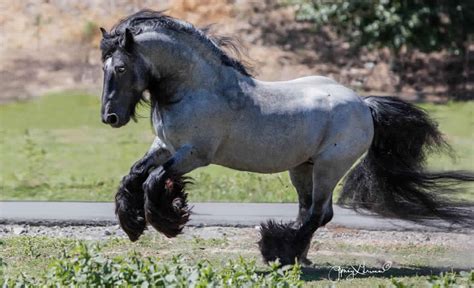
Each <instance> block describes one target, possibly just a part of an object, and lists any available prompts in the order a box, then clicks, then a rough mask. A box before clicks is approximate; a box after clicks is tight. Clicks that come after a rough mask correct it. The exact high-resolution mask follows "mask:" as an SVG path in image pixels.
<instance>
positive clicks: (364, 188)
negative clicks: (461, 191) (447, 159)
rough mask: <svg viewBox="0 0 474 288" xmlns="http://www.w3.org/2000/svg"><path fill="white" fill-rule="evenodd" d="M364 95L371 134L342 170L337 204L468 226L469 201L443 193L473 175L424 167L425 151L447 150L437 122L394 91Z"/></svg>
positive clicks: (470, 223) (472, 220) (470, 221)
mask: <svg viewBox="0 0 474 288" xmlns="http://www.w3.org/2000/svg"><path fill="white" fill-rule="evenodd" d="M364 100H365V103H366V104H367V105H368V106H369V107H370V110H371V112H372V117H373V121H374V133H375V134H374V139H373V142H372V145H371V147H370V149H369V151H368V152H367V155H366V156H365V158H363V159H362V160H361V161H360V163H359V164H358V165H357V166H356V167H355V168H354V169H353V170H352V171H351V172H350V173H349V175H348V176H347V178H346V180H345V184H344V189H343V192H342V195H341V197H340V198H339V201H338V202H339V204H342V205H343V206H346V207H350V208H353V209H355V210H360V209H365V210H368V211H370V212H375V213H377V214H380V215H382V216H386V217H395V218H402V219H407V220H412V221H419V222H423V223H424V224H431V225H436V224H434V223H435V222H436V221H430V220H429V219H433V218H437V219H443V220H447V221H449V222H451V223H454V224H458V225H461V226H463V227H472V226H473V223H474V217H473V210H472V209H471V208H473V207H472V206H471V205H472V204H469V203H466V202H460V201H455V200H453V198H452V195H449V194H448V193H450V192H455V191H454V190H455V188H456V185H457V184H459V183H461V182H463V181H474V175H473V174H472V173H470V172H464V171H449V172H427V171H425V170H424V164H425V160H426V155H427V154H428V153H429V152H443V151H444V152H446V151H449V150H450V147H449V145H448V144H447V143H446V142H445V140H444V139H443V137H442V134H441V133H440V131H439V130H438V128H437V124H436V122H434V121H433V120H432V119H430V117H429V116H428V115H427V114H426V112H424V111H423V110H421V109H419V108H417V107H415V106H414V105H412V104H409V103H406V102H404V101H402V100H400V99H397V98H394V97H372V96H371V97H367V98H365V99H364ZM448 196H449V198H448Z"/></svg>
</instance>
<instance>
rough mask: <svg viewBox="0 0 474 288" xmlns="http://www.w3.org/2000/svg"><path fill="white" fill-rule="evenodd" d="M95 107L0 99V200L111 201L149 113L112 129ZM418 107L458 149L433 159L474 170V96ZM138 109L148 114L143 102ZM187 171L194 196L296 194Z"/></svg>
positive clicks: (278, 185) (94, 100)
mask: <svg viewBox="0 0 474 288" xmlns="http://www.w3.org/2000/svg"><path fill="white" fill-rule="evenodd" d="M99 107H100V104H99V98H98V97H96V96H91V95H86V94H83V93H78V92H62V93H57V94H50V95H46V96H45V97H41V98H38V99H35V100H32V101H29V102H17V103H11V104H6V105H1V106H0V185H1V187H0V189H1V193H0V200H59V201H62V200H82V201H111V200H112V199H113V195H114V193H115V189H116V187H117V185H118V182H119V181H120V179H121V177H122V176H123V175H124V174H126V173H127V172H128V169H129V167H130V166H131V164H132V163H133V162H134V161H135V160H137V159H138V158H140V157H141V156H142V155H143V154H144V153H145V151H146V150H147V148H148V146H149V145H150V144H151V141H152V139H153V134H152V129H151V127H150V125H149V121H148V119H141V120H140V121H139V122H138V123H130V124H129V125H127V126H126V127H124V128H121V129H111V128H109V127H107V126H105V125H103V124H102V123H101V122H100V119H99ZM423 107H424V108H426V109H427V110H428V111H429V112H430V113H431V114H432V115H433V116H434V117H435V118H436V119H437V120H439V122H440V126H441V130H442V131H444V132H445V133H446V137H447V138H448V140H449V142H450V143H451V144H452V145H453V147H454V149H455V151H456V152H457V159H456V161H453V160H452V159H450V158H449V157H447V156H441V157H440V156H433V157H432V158H430V161H429V164H430V167H433V168H437V169H442V170H446V169H469V170H474V169H473V168H474V166H473V165H474V164H473V163H474V153H473V152H474V145H473V143H474V134H473V133H474V129H473V120H474V119H473V117H472V116H473V115H472V113H473V111H474V103H472V102H468V103H449V104H447V105H429V104H425V105H423ZM142 114H143V115H147V114H148V112H147V111H146V109H142ZM191 176H192V177H194V178H195V182H196V184H195V185H194V186H192V187H191V189H190V191H189V192H190V199H191V201H237V202H294V201H296V200H297V197H296V193H295V192H294V189H293V187H292V186H291V184H290V182H289V177H288V175H287V173H279V174H269V175H261V174H254V173H247V172H238V171H233V170H230V169H226V168H223V167H219V166H213V165H211V166H209V167H206V168H200V169H197V170H196V171H194V172H192V173H191ZM473 188H474V186H472V185H471V186H469V190H470V191H471V192H472V191H473V190H474V189H473ZM466 195H467V194H466ZM466 197H469V198H471V197H472V196H466Z"/></svg>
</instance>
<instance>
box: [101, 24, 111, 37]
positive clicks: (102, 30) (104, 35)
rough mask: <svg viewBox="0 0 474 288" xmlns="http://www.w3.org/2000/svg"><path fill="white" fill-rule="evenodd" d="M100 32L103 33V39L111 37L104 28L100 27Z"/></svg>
mask: <svg viewBox="0 0 474 288" xmlns="http://www.w3.org/2000/svg"><path fill="white" fill-rule="evenodd" d="M99 29H100V32H102V37H103V38H107V37H108V36H109V33H107V30H105V28H104V27H100V28H99Z"/></svg>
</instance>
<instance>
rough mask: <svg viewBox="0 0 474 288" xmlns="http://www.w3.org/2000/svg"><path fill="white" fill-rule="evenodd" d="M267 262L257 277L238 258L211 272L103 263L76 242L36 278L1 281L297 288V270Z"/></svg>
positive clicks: (143, 262)
mask: <svg viewBox="0 0 474 288" xmlns="http://www.w3.org/2000/svg"><path fill="white" fill-rule="evenodd" d="M279 266H280V265H278V263H273V264H272V265H271V266H270V271H268V272H258V271H257V268H256V265H255V261H250V262H249V261H246V260H244V259H243V258H239V259H238V260H237V261H228V262H226V263H225V264H224V265H223V266H220V267H215V266H213V265H212V264H211V263H210V262H209V261H206V260H202V261H200V262H198V263H196V264H187V263H185V262H184V261H183V259H182V257H179V256H177V257H174V258H173V259H172V260H171V262H169V263H166V262H164V261H161V260H155V259H153V258H150V257H142V256H141V255H140V254H137V253H133V254H131V255H130V256H128V257H115V258H108V257H106V256H104V255H103V254H101V253H100V247H99V246H97V245H86V244H84V243H82V242H80V243H79V244H78V245H77V246H76V247H75V248H74V249H73V251H72V252H70V253H66V252H64V254H63V256H62V257H61V258H60V259H59V260H56V261H55V262H54V263H53V264H52V265H51V267H50V269H49V270H48V271H47V272H46V273H45V275H43V276H42V277H39V278H31V277H28V276H26V275H24V274H21V276H20V277H17V278H15V279H7V278H6V279H4V284H3V286H4V287H5V286H6V287H37V286H46V287H52V286H56V287H62V286H69V287H136V286H140V287H300V286H301V285H302V282H301V280H300V274H301V268H300V266H298V265H295V266H287V267H283V268H280V267H279Z"/></svg>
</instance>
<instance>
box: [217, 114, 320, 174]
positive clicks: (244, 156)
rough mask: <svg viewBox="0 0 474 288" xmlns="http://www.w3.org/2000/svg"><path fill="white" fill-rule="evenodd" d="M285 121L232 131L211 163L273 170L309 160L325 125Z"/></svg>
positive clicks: (288, 167) (257, 170)
mask: <svg viewBox="0 0 474 288" xmlns="http://www.w3.org/2000/svg"><path fill="white" fill-rule="evenodd" d="M288 120H289V119H286V120H285V122H284V124H282V123H278V122H277V123H265V121H261V122H260V124H259V125H251V126H250V127H241V128H239V129H238V130H236V131H232V132H233V133H230V135H229V137H228V138H227V140H226V141H224V142H223V144H222V145H221V147H219V149H218V150H217V151H216V154H215V156H214V160H213V163H214V164H218V165H222V166H225V167H228V168H232V169H237V170H244V171H250V172H259V173H275V172H281V171H285V170H288V169H290V168H293V167H295V166H297V165H299V164H301V163H303V162H306V161H308V160H309V159H310V158H311V157H312V156H313V155H314V153H315V152H316V150H317V147H318V145H319V143H320V142H321V139H322V136H323V127H324V125H321V126H320V127H318V126H317V125H315V122H314V121H312V120H311V119H304V120H301V119H293V121H288ZM305 120H306V121H305ZM272 124H273V125H272Z"/></svg>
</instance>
